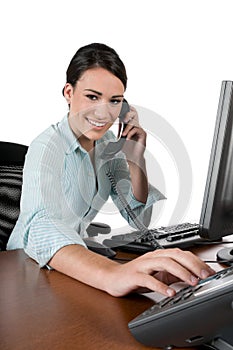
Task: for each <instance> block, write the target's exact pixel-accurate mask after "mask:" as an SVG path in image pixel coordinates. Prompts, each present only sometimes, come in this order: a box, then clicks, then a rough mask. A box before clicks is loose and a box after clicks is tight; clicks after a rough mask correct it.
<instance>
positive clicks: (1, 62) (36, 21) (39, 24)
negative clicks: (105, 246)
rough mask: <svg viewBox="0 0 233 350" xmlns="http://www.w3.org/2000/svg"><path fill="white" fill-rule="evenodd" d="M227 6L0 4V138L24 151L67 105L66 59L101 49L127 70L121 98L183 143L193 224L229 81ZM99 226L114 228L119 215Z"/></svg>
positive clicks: (205, 0)
mask: <svg viewBox="0 0 233 350" xmlns="http://www.w3.org/2000/svg"><path fill="white" fill-rule="evenodd" d="M231 4H232V1H227V0H219V1H216V0H195V1H192V0H191V1H189V0H161V1H157V0H145V1H138V0H134V1H127V0H118V1H109V0H99V1H91V0H89V1H78V0H74V1H72V0H65V1H59V0H56V1H55V0H54V1H53V0H40V1H32V0H31V1H29V0H27V1H26V0H21V1H17V0H12V1H4V2H3V1H2V2H1V5H0V33H1V55H0V77H1V84H0V96H1V104H0V109H1V117H0V118H1V124H0V140H5V141H13V142H19V143H24V144H29V143H30V142H31V140H32V139H33V138H34V137H35V136H37V135H38V133H40V132H41V131H43V130H44V129H45V128H47V126H49V125H50V124H51V123H56V122H57V121H59V120H60V119H62V117H63V116H64V114H65V113H66V112H67V107H66V103H65V101H64V99H63V97H62V93H61V91H62V88H63V86H64V83H65V71H66V68H67V66H68V64H69V61H70V59H71V57H72V56H73V55H74V53H75V52H76V50H77V49H78V48H79V47H80V46H82V45H86V44H89V43H91V42H103V43H106V44H108V45H110V46H112V47H113V48H114V49H115V50H116V51H117V52H118V53H119V55H120V57H121V58H122V60H123V61H124V63H125V65H126V68H127V73H128V78H129V81H128V88H127V91H126V94H125V96H126V98H127V99H128V101H130V103H132V104H135V105H138V106H142V107H144V108H147V109H149V110H152V111H154V112H156V113H157V114H159V115H160V116H162V117H163V118H165V119H166V120H167V122H168V123H169V124H170V125H172V127H173V128H174V129H175V130H176V131H177V133H178V134H179V135H180V137H181V139H182V140H183V142H184V145H185V147H186V149H187V151H188V154H189V157H190V160H191V164H192V171H193V186H192V191H193V193H192V199H191V202H190V205H189V207H188V208H187V211H186V213H185V215H184V218H185V219H186V218H187V219H188V220H197V221H198V219H199V214H200V210H201V203H202V196H203V191H204V186H205V179H206V172H207V167H208V161H209V154H210V148H211V143H212V136H213V131H214V123H215V117H216V111H217V105H218V98H219V93H220V86H221V81H222V80H232V79H233V44H232V42H233V20H232V7H233V6H231ZM140 118H141V119H143V116H140ZM156 152H158V153H159V152H160V150H159V147H158V148H157V149H156V147H153V155H154V156H155V157H156ZM156 158H157V157H156ZM165 158H166V157H164V159H165ZM158 159H159V161H161V156H160V157H159V156H158ZM161 166H162V167H163V165H161ZM167 175H168V176H167ZM175 175H176V174H175V173H174V171H173V172H172V169H171V174H170V172H169V171H167V172H166V182H167V183H166V188H167V193H166V195H167V197H168V200H167V203H168V204H167V208H168V209H169V210H168V214H167V216H165V217H164V218H163V217H162V218H161V221H162V222H163V223H166V222H164V221H167V220H168V221H169V212H171V211H172V208H171V203H173V202H174V198H173V197H174V196H177V192H178V188H177V179H175ZM106 219H107V218H106ZM108 219H110V221H111V223H113V222H114V220H118V216H117V215H114V216H112V217H111V218H108ZM105 221H106V220H105Z"/></svg>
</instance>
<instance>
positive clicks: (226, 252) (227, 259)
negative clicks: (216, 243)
mask: <svg viewBox="0 0 233 350" xmlns="http://www.w3.org/2000/svg"><path fill="white" fill-rule="evenodd" d="M217 260H218V261H219V263H224V264H226V265H232V264H233V248H232V247H231V248H223V249H220V250H219V251H218V252H217Z"/></svg>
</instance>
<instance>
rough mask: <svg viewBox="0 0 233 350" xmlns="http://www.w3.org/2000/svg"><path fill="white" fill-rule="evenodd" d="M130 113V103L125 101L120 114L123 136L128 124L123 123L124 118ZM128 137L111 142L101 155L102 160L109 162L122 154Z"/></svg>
mask: <svg viewBox="0 0 233 350" xmlns="http://www.w3.org/2000/svg"><path fill="white" fill-rule="evenodd" d="M129 111H130V107H129V104H128V102H127V101H126V100H125V99H124V100H123V102H122V107H121V111H120V114H119V120H120V122H121V124H122V129H121V134H122V132H123V131H124V129H125V127H126V124H125V123H123V121H124V118H125V115H126V113H128V112H129ZM125 140H126V137H125V136H121V137H120V138H119V139H118V140H117V141H110V142H109V143H108V144H107V146H106V147H105V149H104V150H103V152H102V153H101V155H100V158H102V159H105V160H109V159H112V157H113V156H114V155H115V154H117V153H118V152H120V150H121V149H122V147H123V146H124V143H125Z"/></svg>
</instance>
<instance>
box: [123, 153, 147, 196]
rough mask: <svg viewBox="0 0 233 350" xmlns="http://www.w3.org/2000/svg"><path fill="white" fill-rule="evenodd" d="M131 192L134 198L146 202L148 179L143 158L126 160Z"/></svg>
mask: <svg viewBox="0 0 233 350" xmlns="http://www.w3.org/2000/svg"><path fill="white" fill-rule="evenodd" d="M128 164H129V170H130V176H131V182H132V188H133V194H134V196H135V198H136V199H137V200H138V201H140V202H142V203H146V201H147V196H148V180H147V172H146V162H145V158H141V159H140V162H137V163H136V162H131V161H128Z"/></svg>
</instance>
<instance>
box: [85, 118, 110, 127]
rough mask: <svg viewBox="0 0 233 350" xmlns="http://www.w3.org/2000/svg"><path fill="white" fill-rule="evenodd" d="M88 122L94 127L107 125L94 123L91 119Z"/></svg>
mask: <svg viewBox="0 0 233 350" xmlns="http://www.w3.org/2000/svg"><path fill="white" fill-rule="evenodd" d="M87 120H88V122H89V123H90V124H91V125H94V126H98V127H101V126H104V125H106V123H100V122H94V120H90V119H87Z"/></svg>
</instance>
